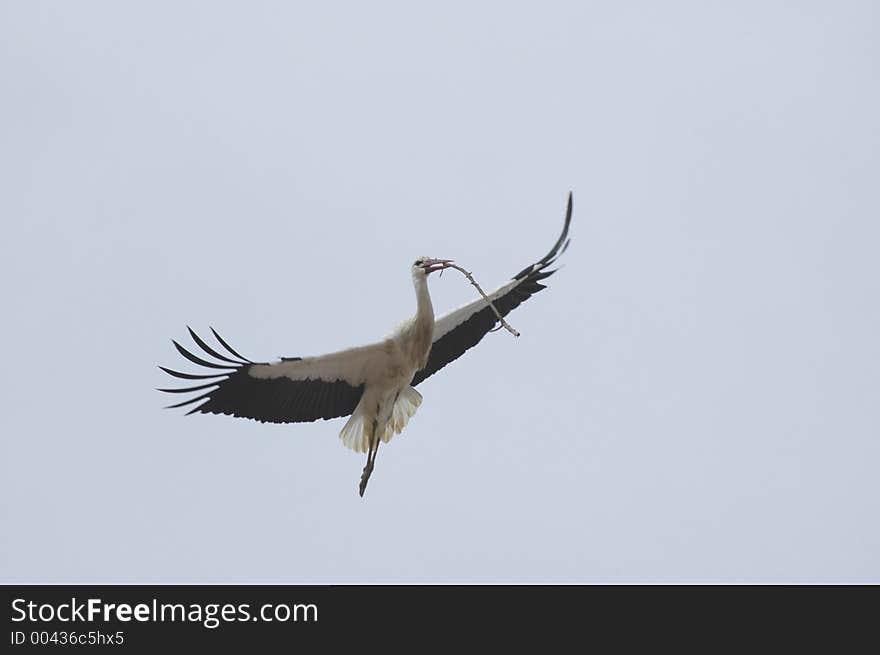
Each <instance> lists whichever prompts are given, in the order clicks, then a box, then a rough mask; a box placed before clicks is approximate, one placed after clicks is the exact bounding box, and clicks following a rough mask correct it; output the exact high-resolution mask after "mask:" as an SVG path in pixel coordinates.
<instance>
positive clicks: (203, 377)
mask: <svg viewBox="0 0 880 655" xmlns="http://www.w3.org/2000/svg"><path fill="white" fill-rule="evenodd" d="M159 368H160V369H161V370H163V371H165V372H166V373H167V374H168V375H172V376H174V377H176V378H180V379H181V380H210V379H211V378H222V377H225V376H227V375H229V373H212V374H211V375H196V374H194V373H181V372H180V371H173V370H171V369H170V368H165V367H164V366H160V367H159Z"/></svg>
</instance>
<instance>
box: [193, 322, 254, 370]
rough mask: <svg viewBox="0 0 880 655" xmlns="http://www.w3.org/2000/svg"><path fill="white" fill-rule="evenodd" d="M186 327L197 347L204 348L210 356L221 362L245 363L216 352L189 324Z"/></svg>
mask: <svg viewBox="0 0 880 655" xmlns="http://www.w3.org/2000/svg"><path fill="white" fill-rule="evenodd" d="M186 329H187V330H189V335H190V336H191V337H192V340H193V341H195V342H196V344H197V345H198V346H199V348H201V349H202V350H204V351H205V352H206V353H208V354H209V355H211V356H212V357H216V358H217V359H219V360H220V361H221V362H229V363H230V364H236V365H239V364H246V363H247V362H242V361H236V360H234V359H229V358H228V357H226V356H225V355H221V354H220V353H218V352H217V351H216V350H214V349H213V348H211V346H209V345H208V344H206V343H205V342H204V341H203V340H202V338H201V337H200V336H199V335H198V334H196V333H195V330H193V329H192V328H191V327H190V326H188V325H187V326H186Z"/></svg>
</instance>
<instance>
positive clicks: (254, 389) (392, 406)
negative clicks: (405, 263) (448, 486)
mask: <svg viewBox="0 0 880 655" xmlns="http://www.w3.org/2000/svg"><path fill="white" fill-rule="evenodd" d="M571 211H572V201H571V195H570V194H569V200H568V210H567V213H566V219H565V226H564V228H563V232H562V236H560V237H559V239H558V240H557V242H556V245H555V246H554V247H553V249H552V250H551V251H550V253H549V254H548V255H546V256H545V257H544V258H542V259H541V260H539V261H538V262H537V263H536V264H533V265H531V266H529V267H526V268H525V269H523V270H522V271H521V272H520V273H518V274H517V275H516V276H514V278H513V279H512V280H510V281H509V282H507V283H505V284H503V285H501V286H500V287H499V288H498V289H496V290H495V291H494V292H492V293H491V294H489V299H490V300H491V301H492V304H493V305H495V307H496V309H498V310H499V312H500V314H501V315H502V316H503V315H506V314H507V313H509V312H510V311H511V310H512V309H514V308H515V307H517V306H518V305H519V304H520V303H522V302H523V301H524V300H526V299H528V298H529V297H531V295H532V294H534V293H536V292H537V291H540V290H541V289H543V288H544V285H542V284H540V283H539V281H540V280H542V279H544V278H546V277H549V276H550V275H551V274H552V273H553V271H545V270H544V269H546V268H547V267H548V266H549V265H550V264H552V263H553V262H554V261H555V260H556V258H557V257H558V256H559V255H561V254H562V252H564V251H565V249H566V247H567V246H568V237H567V235H568V226H569V223H570V221H571ZM450 264H451V262H450V261H449V260H442V259H430V258H426V257H424V258H419V259H417V260H416V261H415V263H414V264H413V266H412V269H411V273H412V281H413V287H414V288H415V292H416V313H415V315H414V316H412V317H411V318H409V319H407V320H405V321H404V322H403V323H401V324H400V325H399V326H398V327H397V328H395V329H394V330H393V331H392V332H391V333H390V334H389V335H388V336H386V337H385V338H384V339H382V340H381V341H378V342H375V343H371V344H368V345H365V346H359V347H356V348H349V349H347V350H342V351H339V352H335V353H330V354H327V355H321V356H317V357H305V358H301V357H289V358H282V359H281V361H279V362H275V363H255V362H252V361H250V360H248V359H245V358H244V357H242V356H241V355H239V354H238V353H237V352H236V351H235V350H233V349H232V348H231V347H230V346H229V344H227V343H226V342H225V341H224V340H223V339H222V338H221V337H220V335H219V334H217V332H216V331H214V330H213V328H212V330H211V331H212V332H213V334H214V336H215V337H216V339H217V340H218V342H219V343H220V344H221V345H222V346H223V348H225V349H226V351H227V352H228V353H229V355H231V356H232V358H230V357H229V356H228V355H226V354H221V353H219V352H217V351H216V350H215V349H214V348H212V347H211V346H209V345H208V344H207V343H205V342H204V341H203V340H202V339H201V338H200V337H199V336H198V335H197V334H196V333H195V332H194V331H193V330H192V329H190V330H189V332H190V334H191V336H192V337H193V340H194V341H195V342H196V344H197V345H198V346H199V347H200V348H201V349H202V350H203V351H205V353H207V354H208V355H210V356H211V357H213V358H214V359H215V360H219V361H207V360H204V359H202V358H200V357H198V356H196V355H193V354H192V353H190V352H189V351H188V350H186V349H185V348H183V347H182V346H181V345H180V344H179V343H177V342H176V341H174V342H173V343H174V345H175V347H176V348H177V350H178V352H180V354H181V355H183V356H184V357H185V358H186V359H188V360H189V361H191V362H193V363H195V364H198V365H200V366H202V367H205V368H209V369H216V370H218V371H223V372H217V373H213V372H212V373H210V374H207V375H204V374H202V375H199V374H191V373H181V372H178V371H173V370H171V369H167V368H164V367H160V368H162V370H164V371H165V372H167V373H169V374H170V375H173V376H174V377H177V378H183V379H187V380H211V381H210V382H207V383H205V384H201V385H197V386H195V387H188V388H183V389H161V390H160V391H165V392H168V393H186V392H191V391H205V393H203V394H201V395H198V396H196V397H195V398H190V399H188V400H186V401H184V402H181V403H177V404H175V405H171V407H182V406H185V405H189V404H192V403H195V402H198V401H202V400H203V401H204V402H203V403H202V404H200V405H198V406H197V407H196V408H195V409H193V410H191V411H190V412H189V413H195V412H202V413H213V414H231V415H233V416H241V417H245V418H252V419H256V420H258V421H261V422H262V421H269V422H275V423H293V422H306V421H314V420H317V419H319V418H320V419H330V418H336V417H339V416H349V419H348V421H347V422H346V423H345V425H344V426H343V427H342V430H341V431H340V433H339V436H340V438H341V439H342V442H343V443H344V444H345V445H346V446H347V447H348V448H351V449H353V450H355V451H357V452H361V453H367V465H366V466H365V467H364V473H363V476H362V478H361V485H360V492H361V495H363V493H364V489H365V487H366V483H367V480H368V479H369V477H370V473H371V472H372V470H373V464H374V462H375V457H376V453H377V451H378V447H379V444H380V443H382V442H388V441H390V440H391V438H392V437H393V436H394V435H395V434H399V433H400V432H401V431H402V430H403V428H404V427H405V426H406V424H407V422H408V421H409V420H410V419H411V418H412V417H413V415H414V414H415V413H416V410H417V409H418V408H419V406H420V405H421V403H422V395H421V394H420V393H419V392H418V391H416V389H415V388H414V387H415V385H417V384H419V383H420V382H422V381H423V380H424V379H425V378H427V377H429V376H430V375H433V374H434V373H436V372H437V371H438V370H440V369H441V368H443V367H444V366H446V365H447V364H449V363H450V362H451V361H453V360H455V359H457V358H458V357H460V356H461V355H462V354H463V353H464V352H465V351H466V350H468V349H470V348H471V347H473V346H474V345H476V344H477V343H478V342H479V341H480V340H481V339H482V338H483V337H484V336H485V334H487V333H488V332H490V331H491V330H492V328H493V327H494V326H495V324H496V323H497V322H498V321H497V316H496V315H495V313H494V311H493V310H492V308H491V307H489V305H488V303H487V302H486V301H485V300H484V299H483V298H480V299H478V300H475V301H473V302H470V303H467V304H465V305H462V306H461V307H459V308H457V309H455V310H453V311H451V312H449V313H447V314H445V315H443V316H441V317H440V318H439V319H437V320H435V318H434V308H433V305H432V303H431V296H430V293H429V292H428V279H427V278H428V275H429V274H430V273H432V272H434V271H438V270H442V269H443V268H446V267H447V266H448V265H450Z"/></svg>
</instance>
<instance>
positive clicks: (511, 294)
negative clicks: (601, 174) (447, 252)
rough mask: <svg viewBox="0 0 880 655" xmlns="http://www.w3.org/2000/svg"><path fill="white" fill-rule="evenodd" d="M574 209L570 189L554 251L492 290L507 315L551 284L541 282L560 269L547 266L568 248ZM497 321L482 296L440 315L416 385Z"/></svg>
mask: <svg viewBox="0 0 880 655" xmlns="http://www.w3.org/2000/svg"><path fill="white" fill-rule="evenodd" d="M571 210H572V196H571V194H570V193H569V194H568V207H567V209H566V212H565V224H564V225H563V227H562V234H561V235H560V236H559V239H557V240H556V243H555V244H554V246H553V248H551V249H550V252H548V253H547V254H546V255H544V257H542V258H541V259H540V260H538V262H536V263H535V264H532V265H531V266H527V267H526V268H524V269H523V270H521V271H520V272H519V273H517V274H516V275H515V276H514V277H513V279H512V280H510V281H509V282H507V283H506V284H503V285H501V286H500V287H498V288H497V289H496V290H495V291H493V292H492V293H490V294H488V295H489V298H490V299H491V300H492V304H494V305H495V307H496V308H497V309H498V313H499V314H501V315H502V316H507V315H508V314H509V313H510V312H512V311H513V310H514V309H516V308H517V307H519V306H520V305H521V304H522V303H523V302H525V301H526V300H528V299H529V298H531V297H532V295H534V294H536V293H538V292H539V291H540V290H541V289H546V288H547V287H546V286H545V285H543V284H541V280H543V279H545V278H548V277H550V276H551V275H553V273H555V272H556V271H555V270H551V271H548V270H545V269H546V268H547V267H548V266H551V265H552V264H553V263H554V262H555V261H556V260H557V259H558V258H559V256H560V255H562V253H563V252H565V249H566V248H568V244H569V238H568V227H569V225H570V224H571ZM497 324H498V317H497V316H495V312H493V311H492V308H491V307H489V305H488V303H487V302H486V301H485V300H483V299H482V298H479V299H478V300H475V301H473V302H470V303H468V304H466V305H463V306H461V307H459V308H458V309H455V310H453V311H451V312H449V313H448V314H444V315H443V316H441V317H440V318H438V319H437V320H436V322H435V323H434V343H433V344H432V346H431V353H430V355H429V356H428V363H427V365H426V366H425V368H423V369H422V370H420V371H418V372H417V373H416V374H415V376H414V377H413V380H412V385H413V386H415V385H417V384H419V383H420V382H421V381H422V380H424V379H425V378H427V377H430V376H431V375H434V373H436V372H437V371H439V370H440V369H441V368H443V367H444V366H446V365H447V364H449V363H450V362H452V361H454V360H456V359H458V358H459V357H461V356H462V355H463V354H464V353H465V352H466V351H467V350H469V349H470V348H473V347H474V346H476V345H477V344H478V343H479V342H480V341H481V340H482V339H483V337H484V336H486V334H488V333H489V332H491V331H492V330H493V328H494V327H495V326H496V325H497Z"/></svg>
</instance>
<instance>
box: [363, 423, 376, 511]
mask: <svg viewBox="0 0 880 655" xmlns="http://www.w3.org/2000/svg"><path fill="white" fill-rule="evenodd" d="M376 423H377V421H375V420H374V421H373V429H372V431H371V434H370V448H369V450H368V451H367V465H366V466H364V472H363V473H361V484H360V487H359V490H360V494H361V498H363V496H364V492H365V491H366V490H367V482H369V481H370V475H371V474H372V473H373V465H374V464H375V463H376V453H378V452H379V441H380V439H379V434H378V430H377V429H376Z"/></svg>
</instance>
